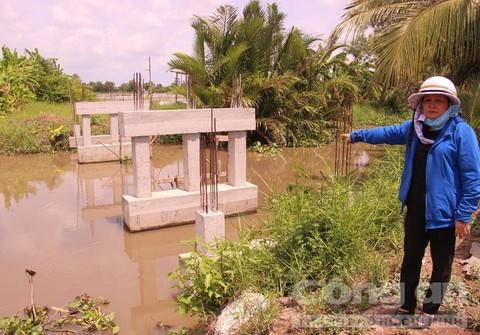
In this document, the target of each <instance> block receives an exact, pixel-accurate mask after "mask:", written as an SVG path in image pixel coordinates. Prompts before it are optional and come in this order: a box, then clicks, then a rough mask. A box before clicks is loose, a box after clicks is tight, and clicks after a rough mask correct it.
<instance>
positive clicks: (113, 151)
mask: <svg viewBox="0 0 480 335" xmlns="http://www.w3.org/2000/svg"><path fill="white" fill-rule="evenodd" d="M145 106H146V107H145V109H149V106H148V103H146V104H145ZM132 109H133V105H132V102H131V101H125V102H122V101H114V102H111V101H110V102H77V103H76V104H75V114H76V115H78V116H79V117H80V123H81V124H80V125H74V136H73V137H70V138H69V145H70V148H77V150H78V162H79V163H94V162H108V161H117V160H120V157H121V158H130V157H131V156H132V144H131V141H130V138H122V141H120V139H119V131H118V113H119V112H121V111H128V110H132ZM93 115H108V116H109V118H110V134H105V135H92V131H91V117H92V116H93ZM120 146H121V148H120Z"/></svg>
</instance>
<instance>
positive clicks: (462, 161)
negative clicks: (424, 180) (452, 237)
mask: <svg viewBox="0 0 480 335" xmlns="http://www.w3.org/2000/svg"><path fill="white" fill-rule="evenodd" d="M463 125H465V126H463ZM460 129H461V131H460V132H459V136H458V137H457V152H458V156H457V160H458V167H459V171H460V182H461V194H460V201H459V203H458V206H457V209H456V211H455V220H458V221H460V222H465V223H467V222H469V221H470V219H471V218H472V213H473V212H474V211H475V210H476V209H477V205H478V201H479V200H480V151H479V148H478V140H477V136H476V135H475V132H474V131H473V129H472V128H471V127H470V126H468V125H467V124H466V123H465V124H462V126H461V128H460Z"/></svg>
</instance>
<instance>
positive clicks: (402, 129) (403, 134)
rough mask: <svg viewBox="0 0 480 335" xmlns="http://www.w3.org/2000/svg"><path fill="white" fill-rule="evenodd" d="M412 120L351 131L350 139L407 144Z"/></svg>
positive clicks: (376, 142)
mask: <svg viewBox="0 0 480 335" xmlns="http://www.w3.org/2000/svg"><path fill="white" fill-rule="evenodd" d="M411 124H412V121H405V122H404V123H402V124H396V125H393V126H387V127H379V128H372V129H359V130H354V131H352V132H351V133H350V141H351V142H352V143H355V142H365V143H370V144H382V143H385V144H406V143H407V138H408V132H409V131H410V127H411Z"/></svg>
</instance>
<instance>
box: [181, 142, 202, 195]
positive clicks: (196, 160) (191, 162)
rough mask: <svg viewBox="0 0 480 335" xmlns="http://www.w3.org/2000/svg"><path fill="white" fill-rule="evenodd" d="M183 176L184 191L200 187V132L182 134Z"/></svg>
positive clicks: (195, 189)
mask: <svg viewBox="0 0 480 335" xmlns="http://www.w3.org/2000/svg"><path fill="white" fill-rule="evenodd" d="M183 176H184V185H185V186H184V188H185V191H198V190H199V189H200V134H185V135H183Z"/></svg>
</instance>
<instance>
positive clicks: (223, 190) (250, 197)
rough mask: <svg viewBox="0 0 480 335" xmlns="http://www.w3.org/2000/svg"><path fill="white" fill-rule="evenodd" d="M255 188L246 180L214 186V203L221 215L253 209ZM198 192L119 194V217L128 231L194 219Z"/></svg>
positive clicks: (174, 191) (256, 198)
mask: <svg viewBox="0 0 480 335" xmlns="http://www.w3.org/2000/svg"><path fill="white" fill-rule="evenodd" d="M257 202H258V188H257V186H256V185H253V184H250V183H246V185H245V186H238V187H234V186H231V185H228V184H219V185H218V206H219V209H220V210H221V211H222V212H224V213H225V215H227V216H228V215H235V214H239V213H249V212H254V211H256V210H257ZM199 207H200V193H199V192H198V191H195V192H187V191H185V190H180V189H175V190H168V191H161V192H153V193H152V196H151V197H148V198H136V197H133V196H129V195H124V196H123V220H124V223H125V225H126V226H127V227H128V228H129V230H130V231H140V230H146V229H153V228H160V227H168V226H175V225H181V224H185V223H189V222H193V221H194V220H195V213H196V211H197V209H198V208H199Z"/></svg>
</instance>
